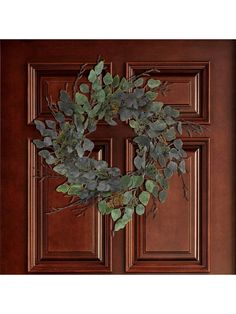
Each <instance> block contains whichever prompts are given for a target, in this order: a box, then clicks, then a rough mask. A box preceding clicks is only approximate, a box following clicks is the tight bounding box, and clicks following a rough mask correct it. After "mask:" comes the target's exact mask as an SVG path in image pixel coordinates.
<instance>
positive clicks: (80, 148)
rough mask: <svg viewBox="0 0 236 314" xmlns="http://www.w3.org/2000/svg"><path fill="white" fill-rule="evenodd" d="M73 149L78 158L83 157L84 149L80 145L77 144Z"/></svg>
mask: <svg viewBox="0 0 236 314" xmlns="http://www.w3.org/2000/svg"><path fill="white" fill-rule="evenodd" d="M75 149H76V151H77V154H78V156H79V157H80V158H81V157H83V156H84V149H83V147H81V146H80V143H78V144H77V145H76V146H75Z"/></svg>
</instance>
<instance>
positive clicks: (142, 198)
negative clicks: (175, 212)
mask: <svg viewBox="0 0 236 314" xmlns="http://www.w3.org/2000/svg"><path fill="white" fill-rule="evenodd" d="M138 198H139V200H140V202H141V203H142V204H143V205H144V206H146V205H147V204H148V202H149V199H150V193H149V192H147V191H143V192H141V194H139V197H138Z"/></svg>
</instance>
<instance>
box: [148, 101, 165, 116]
mask: <svg viewBox="0 0 236 314" xmlns="http://www.w3.org/2000/svg"><path fill="white" fill-rule="evenodd" d="M162 107H163V103H162V102H153V103H152V105H151V108H150V111H151V112H155V113H159V112H160V111H161V108H162Z"/></svg>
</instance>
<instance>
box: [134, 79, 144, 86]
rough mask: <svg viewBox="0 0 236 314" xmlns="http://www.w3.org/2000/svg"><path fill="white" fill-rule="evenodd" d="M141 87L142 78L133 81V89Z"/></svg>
mask: <svg viewBox="0 0 236 314" xmlns="http://www.w3.org/2000/svg"><path fill="white" fill-rule="evenodd" d="M142 85H143V78H142V77H140V78H138V79H137V80H136V81H134V86H135V87H140V86H142Z"/></svg>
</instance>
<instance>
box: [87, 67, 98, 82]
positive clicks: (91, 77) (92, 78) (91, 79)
mask: <svg viewBox="0 0 236 314" xmlns="http://www.w3.org/2000/svg"><path fill="white" fill-rule="evenodd" d="M96 79H97V75H96V72H95V71H94V70H91V71H90V72H89V76H88V80H89V82H91V83H94V82H95V81H96Z"/></svg>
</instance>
